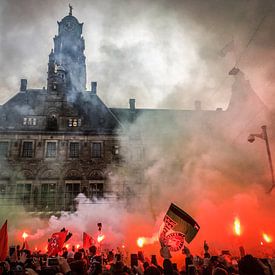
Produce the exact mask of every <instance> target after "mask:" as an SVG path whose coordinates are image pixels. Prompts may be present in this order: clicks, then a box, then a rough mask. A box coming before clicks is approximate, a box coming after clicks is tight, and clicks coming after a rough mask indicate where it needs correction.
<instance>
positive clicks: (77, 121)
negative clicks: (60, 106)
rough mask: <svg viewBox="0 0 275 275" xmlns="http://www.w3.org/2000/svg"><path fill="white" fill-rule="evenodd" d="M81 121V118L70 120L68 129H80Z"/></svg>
mask: <svg viewBox="0 0 275 275" xmlns="http://www.w3.org/2000/svg"><path fill="white" fill-rule="evenodd" d="M80 126H81V119H80V118H69V120H68V127H80Z"/></svg>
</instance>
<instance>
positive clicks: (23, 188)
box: [16, 183, 32, 205]
mask: <svg viewBox="0 0 275 275" xmlns="http://www.w3.org/2000/svg"><path fill="white" fill-rule="evenodd" d="M31 189H32V185H31V184H30V183H20V184H17V185H16V201H17V202H18V203H22V204H23V205H26V204H30V203H31Z"/></svg>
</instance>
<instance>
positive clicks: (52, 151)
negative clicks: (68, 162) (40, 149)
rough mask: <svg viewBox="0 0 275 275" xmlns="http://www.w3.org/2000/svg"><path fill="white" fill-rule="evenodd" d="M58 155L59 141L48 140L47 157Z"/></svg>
mask: <svg viewBox="0 0 275 275" xmlns="http://www.w3.org/2000/svg"><path fill="white" fill-rule="evenodd" d="M56 155H57V142H56V141H47V143H46V158H55V157H56Z"/></svg>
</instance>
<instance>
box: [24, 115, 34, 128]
mask: <svg viewBox="0 0 275 275" xmlns="http://www.w3.org/2000/svg"><path fill="white" fill-rule="evenodd" d="M23 125H28V126H35V125H36V118H35V117H24V119H23Z"/></svg>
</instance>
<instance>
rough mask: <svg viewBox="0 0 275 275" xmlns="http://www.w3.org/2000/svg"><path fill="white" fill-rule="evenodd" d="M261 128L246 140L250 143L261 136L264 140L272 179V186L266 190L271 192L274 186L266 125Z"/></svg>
mask: <svg viewBox="0 0 275 275" xmlns="http://www.w3.org/2000/svg"><path fill="white" fill-rule="evenodd" d="M261 128H262V132H261V133H260V134H250V135H249V137H248V139H247V140H248V141H249V142H251V143H252V142H254V141H255V137H257V138H261V139H263V140H264V141H265V145H266V151H267V156H268V162H269V167H270V173H271V181H272V186H271V188H270V189H269V190H268V193H271V192H272V190H273V188H274V187H275V181H274V170H273V165H272V158H271V152H270V148H269V142H268V137H267V132H266V125H263V126H262V127H261Z"/></svg>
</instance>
